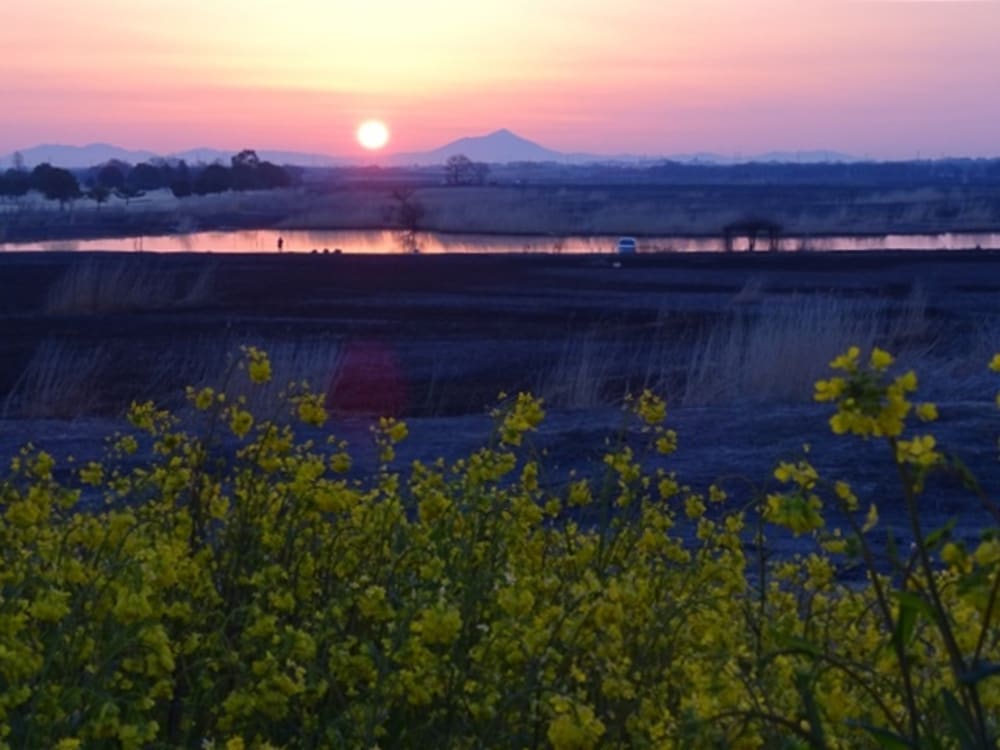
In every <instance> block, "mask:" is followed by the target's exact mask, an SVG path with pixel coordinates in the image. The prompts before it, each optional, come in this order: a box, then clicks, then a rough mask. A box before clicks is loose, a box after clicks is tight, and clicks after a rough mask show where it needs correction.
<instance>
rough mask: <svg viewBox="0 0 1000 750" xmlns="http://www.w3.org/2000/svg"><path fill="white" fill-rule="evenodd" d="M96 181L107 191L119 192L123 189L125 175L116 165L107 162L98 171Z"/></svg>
mask: <svg viewBox="0 0 1000 750" xmlns="http://www.w3.org/2000/svg"><path fill="white" fill-rule="evenodd" d="M96 181H97V184H98V185H100V186H101V187H105V188H107V189H108V190H121V189H122V188H123V187H125V173H124V172H123V171H122V168H121V167H120V166H119V165H118V164H116V163H114V162H109V163H107V164H105V165H104V166H103V167H101V168H100V169H99V170H98V172H97V177H96Z"/></svg>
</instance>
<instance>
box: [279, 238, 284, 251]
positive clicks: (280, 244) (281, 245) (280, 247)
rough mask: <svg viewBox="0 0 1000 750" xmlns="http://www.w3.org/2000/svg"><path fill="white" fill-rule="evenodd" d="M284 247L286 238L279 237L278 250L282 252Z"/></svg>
mask: <svg viewBox="0 0 1000 750" xmlns="http://www.w3.org/2000/svg"><path fill="white" fill-rule="evenodd" d="M284 247H285V238H284V237H279V238H278V252H279V253H280V252H281V251H282V249H284Z"/></svg>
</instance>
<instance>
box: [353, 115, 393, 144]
mask: <svg viewBox="0 0 1000 750" xmlns="http://www.w3.org/2000/svg"><path fill="white" fill-rule="evenodd" d="M388 142H389V128H387V127H386V125H385V123H384V122H381V121H380V120H366V121H365V122H363V123H361V124H360V125H359V126H358V143H360V144H361V145H362V146H363V147H364V148H367V149H369V150H371V151H374V150H375V149H380V148H382V147H383V146H384V145H385V144H386V143H388Z"/></svg>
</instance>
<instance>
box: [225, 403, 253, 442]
mask: <svg viewBox="0 0 1000 750" xmlns="http://www.w3.org/2000/svg"><path fill="white" fill-rule="evenodd" d="M251 427H253V415H252V414H250V412H248V411H246V410H245V409H237V408H235V407H234V408H233V409H232V411H231V413H230V415H229V429H231V430H232V431H233V434H234V435H236V436H237V437H239V438H242V437H245V436H246V434H247V433H248V432H250V428H251Z"/></svg>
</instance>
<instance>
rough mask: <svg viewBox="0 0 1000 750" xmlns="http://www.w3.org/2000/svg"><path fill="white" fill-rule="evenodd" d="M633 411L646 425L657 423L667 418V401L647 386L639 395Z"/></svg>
mask: <svg viewBox="0 0 1000 750" xmlns="http://www.w3.org/2000/svg"><path fill="white" fill-rule="evenodd" d="M635 413H636V414H637V415H638V416H639V418H640V419H641V420H642V421H643V422H645V423H646V424H648V425H658V424H661V423H662V422H663V420H664V419H666V418H667V402H666V401H664V400H663V399H662V398H660V397H659V396H657V395H656V394H654V393H653V392H652V391H651V390H649V389H648V388H647V389H646V390H644V391H643V392H642V395H641V396H639V402H638V403H637V404H636V406H635Z"/></svg>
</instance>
